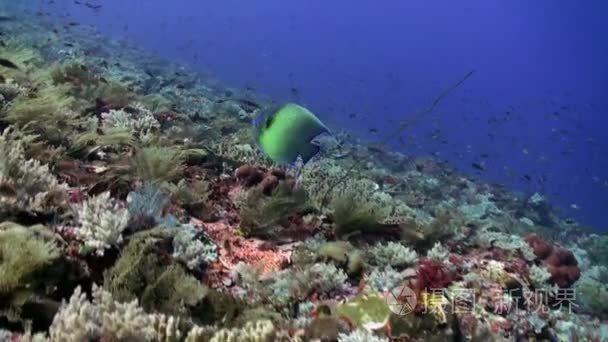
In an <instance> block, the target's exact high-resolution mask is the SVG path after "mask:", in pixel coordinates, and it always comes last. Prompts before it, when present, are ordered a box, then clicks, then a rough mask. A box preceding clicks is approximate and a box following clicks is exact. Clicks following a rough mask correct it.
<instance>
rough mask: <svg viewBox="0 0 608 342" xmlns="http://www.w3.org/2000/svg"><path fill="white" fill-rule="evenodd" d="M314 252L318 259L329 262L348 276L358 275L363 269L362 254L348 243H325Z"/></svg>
mask: <svg viewBox="0 0 608 342" xmlns="http://www.w3.org/2000/svg"><path fill="white" fill-rule="evenodd" d="M315 252H316V254H317V258H318V259H321V260H323V261H331V262H333V263H335V264H336V265H337V266H340V267H341V268H344V269H345V270H346V271H347V272H348V274H350V275H355V274H358V273H360V272H361V271H362V270H363V268H364V267H365V263H364V261H363V254H362V253H361V251H359V250H358V249H356V248H355V247H354V246H353V245H352V244H351V243H350V242H348V241H332V242H325V243H322V244H321V245H320V246H318V248H317V249H316V250H315Z"/></svg>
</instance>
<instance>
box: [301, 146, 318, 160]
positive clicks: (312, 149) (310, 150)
mask: <svg viewBox="0 0 608 342" xmlns="http://www.w3.org/2000/svg"><path fill="white" fill-rule="evenodd" d="M320 150H321V148H320V147H319V145H315V144H312V143H308V144H306V145H304V147H303V149H302V150H301V151H300V158H302V162H303V163H304V164H306V163H307V162H308V161H309V160H311V159H312V158H313V157H314V156H316V155H317V153H319V151H320Z"/></svg>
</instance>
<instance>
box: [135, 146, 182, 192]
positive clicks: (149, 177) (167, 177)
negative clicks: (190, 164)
mask: <svg viewBox="0 0 608 342" xmlns="http://www.w3.org/2000/svg"><path fill="white" fill-rule="evenodd" d="M185 158H186V156H185V155H184V152H183V151H180V150H178V149H176V148H172V147H164V146H151V147H144V148H141V149H139V150H138V151H137V153H136V154H135V160H134V165H135V171H136V172H137V175H138V176H139V177H140V178H141V179H142V180H144V181H148V182H151V183H157V182H165V181H172V180H174V179H176V178H179V176H180V175H181V173H182V171H183V166H182V164H183V163H184V161H185Z"/></svg>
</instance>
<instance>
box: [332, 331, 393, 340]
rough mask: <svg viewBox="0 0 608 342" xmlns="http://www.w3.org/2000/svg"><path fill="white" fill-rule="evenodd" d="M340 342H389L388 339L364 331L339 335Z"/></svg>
mask: <svg viewBox="0 0 608 342" xmlns="http://www.w3.org/2000/svg"><path fill="white" fill-rule="evenodd" d="M338 342H388V339H387V338H385V337H379V336H376V335H374V334H372V333H371V332H369V331H367V330H364V329H357V330H355V331H353V332H350V333H348V334H345V333H340V334H338Z"/></svg>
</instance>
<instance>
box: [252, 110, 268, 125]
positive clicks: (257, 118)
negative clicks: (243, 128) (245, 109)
mask: <svg viewBox="0 0 608 342" xmlns="http://www.w3.org/2000/svg"><path fill="white" fill-rule="evenodd" d="M266 117H268V112H267V111H261V112H259V113H258V115H256V116H255V117H254V118H253V120H251V124H252V125H253V127H255V128H259V127H260V125H261V124H262V123H263V122H264V121H266Z"/></svg>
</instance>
